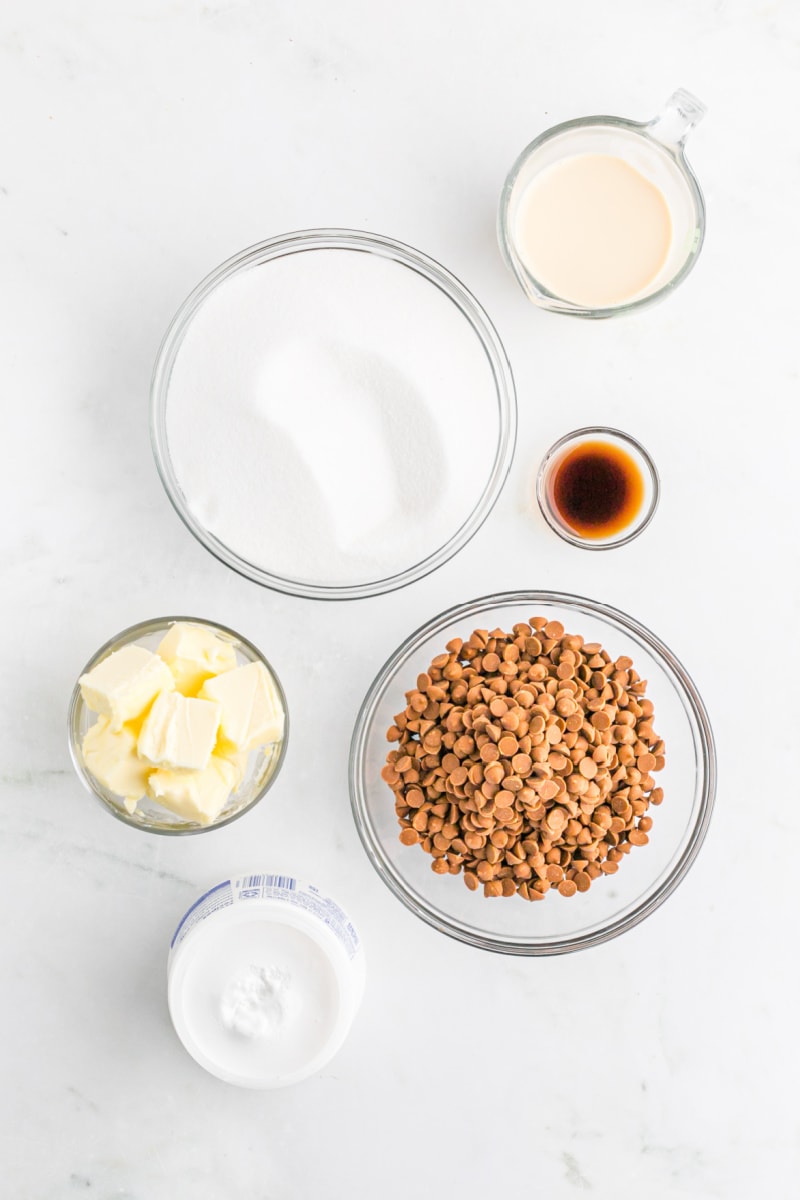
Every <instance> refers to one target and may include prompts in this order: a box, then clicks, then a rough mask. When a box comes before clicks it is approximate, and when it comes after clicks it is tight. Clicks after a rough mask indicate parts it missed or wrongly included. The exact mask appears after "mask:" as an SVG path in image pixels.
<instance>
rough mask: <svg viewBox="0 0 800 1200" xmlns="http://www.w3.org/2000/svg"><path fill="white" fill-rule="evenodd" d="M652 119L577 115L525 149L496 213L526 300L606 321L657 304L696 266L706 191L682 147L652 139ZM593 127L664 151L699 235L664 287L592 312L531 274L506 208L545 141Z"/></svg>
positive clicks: (506, 259) (505, 251)
mask: <svg viewBox="0 0 800 1200" xmlns="http://www.w3.org/2000/svg"><path fill="white" fill-rule="evenodd" d="M649 124H650V122H648V121H631V120H629V119H628V118H626V117H612V116H600V115H598V116H590V117H575V118H573V119H572V120H570V121H562V122H560V124H558V125H552V126H550V128H549V129H545V130H544V131H543V132H542V133H540V134H539V136H538V137H535V138H534V139H533V141H532V142H529V143H528V145H527V146H526V147H525V148H524V150H522V151H521V152H520V153H519V154H518V155H517V157H516V159H515V160H514V163H513V165H512V167H511V170H510V171H509V172H508V175H507V176H506V179H505V182H504V184H503V188H502V191H501V193H500V204H499V207H498V211H497V240H498V242H499V244H500V252H501V254H502V256H503V261H504V262H505V264H506V266H507V267H508V269H509V270H510V271H511V273H512V275H513V276H514V277H515V279H516V280H517V282H518V283H519V284H520V286H521V287H522V289H523V291H524V292H525V294H526V295H527V296H528V298H529V299H530V300H531V301H532V302H533V303H534V304H536V305H537V306H538V307H540V308H543V309H545V310H546V311H547V312H555V313H562V314H563V315H565V316H572V317H582V318H584V319H587V320H603V319H605V318H608V317H618V316H623V315H625V314H626V313H630V312H634V311H636V310H637V309H639V308H644V307H645V306H646V305H648V304H654V303H656V302H657V301H659V300H662V299H664V298H665V297H666V296H668V295H669V294H670V293H671V292H673V291H674V290H675V288H676V287H678V285H679V284H680V283H682V282H683V280H684V279H685V278H686V276H687V275H688V274H689V272H690V271H691V270H692V269H693V268H694V266H695V263H696V262H697V259H698V257H699V255H700V251H701V249H702V247H703V242H704V241H705V234H706V205H705V199H704V197H703V192H702V189H701V187H700V184H699V182H698V179H697V176H696V175H695V173H694V171H693V170H692V168H691V165H690V164H689V161H688V159H687V158H686V155H685V153H684V150H683V146H682V145H676V146H669V145H666V144H665V143H664V142H661V141H659V140H658V139H657V138H654V137H651V135H650V134H649V133H648V131H647V130H648V125H649ZM595 126H605V127H608V128H612V129H624V130H626V131H627V132H629V133H634V134H636V135H638V136H639V137H643V138H644V139H645V140H646V141H647V142H649V143H650V144H651V145H652V146H653V147H655V148H656V149H657V150H659V151H661V152H662V153H663V154H665V155H666V156H667V158H669V159H670V160H671V161H672V162H673V163H675V165H676V166H677V167H678V168H679V169H680V171H681V173H682V174H683V176H684V180H685V182H686V185H687V188H688V190H689V192H690V193H691V196H692V199H693V201H694V206H695V211H696V214H697V222H696V229H695V237H694V239H693V241H692V244H691V246H690V248H689V250H688V252H687V255H686V258H685V259H684V261H683V263H682V265H681V266H680V268H679V269H678V270H677V271H676V273H675V274H674V275H673V276H672V278H671V279H668V280H667V281H666V283H664V284H662V285H661V287H660V288H657V289H656V290H655V291H654V292H650V293H649V294H648V295H646V296H640V297H638V299H633V300H629V301H627V302H626V303H624V304H614V305H610V306H605V307H599V308H593V307H591V306H589V305H585V304H574V303H573V302H572V301H570V300H565V299H564V298H563V296H557V295H556V294H555V293H554V292H551V291H550V290H549V289H548V288H547V287H545V285H544V284H543V283H540V282H539V280H538V279H537V278H536V276H535V275H534V274H533V273H532V272H531V271H529V270H528V268H527V267H526V266H525V265H524V263H522V262H521V261H520V260H519V259H518V257H517V255H516V254H515V253H514V250H513V241H512V237H511V230H510V229H509V225H508V209H509V203H510V200H511V195H512V192H513V190H514V187H515V185H516V182H517V179H518V178H519V175H520V174H521V172H522V169H523V167H524V166H525V164H526V162H527V161H528V159H529V158H530V156H531V155H532V154H533V153H534V151H536V150H538V149H539V147H540V146H542V145H544V143H545V142H548V141H551V140H552V139H554V138H557V137H560V136H562V135H563V134H566V133H571V132H572V131H573V130H576V129H581V128H593V127H595ZM526 281H530V286H531V289H532V290H533V291H535V293H536V296H537V299H534V298H533V296H532V295H531V290H529V287H528V286H527V284H526Z"/></svg>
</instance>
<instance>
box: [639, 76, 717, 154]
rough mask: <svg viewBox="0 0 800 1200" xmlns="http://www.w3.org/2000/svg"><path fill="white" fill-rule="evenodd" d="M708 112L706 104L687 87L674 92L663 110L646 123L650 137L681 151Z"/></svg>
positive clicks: (671, 148)
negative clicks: (688, 90) (687, 89)
mask: <svg viewBox="0 0 800 1200" xmlns="http://www.w3.org/2000/svg"><path fill="white" fill-rule="evenodd" d="M705 113H706V106H705V104H703V102H702V101H701V100H698V99H697V97H696V96H693V95H692V93H691V92H687V91H686V88H678V90H677V92H673V94H672V95H671V96H670V98H669V100H668V101H667V102H666V104H665V105H664V107H663V108H662V110H661V112H660V113H658V115H657V116H655V117H653V120H652V121H649V122H648V123H647V125H645V129H646V131H647V133H648V134H649V135H650V137H652V138H655V139H656V141H658V142H661V143H662V144H663V145H664V146H667V147H668V148H669V149H670V150H674V151H675V152H676V153H680V151H681V150H682V149H683V144H684V142H685V141H686V139H687V137H688V136H689V134H690V133H691V131H692V130H693V129H694V127H695V125H697V124H698V123H699V122H700V121H702V119H703V117H704V116H705Z"/></svg>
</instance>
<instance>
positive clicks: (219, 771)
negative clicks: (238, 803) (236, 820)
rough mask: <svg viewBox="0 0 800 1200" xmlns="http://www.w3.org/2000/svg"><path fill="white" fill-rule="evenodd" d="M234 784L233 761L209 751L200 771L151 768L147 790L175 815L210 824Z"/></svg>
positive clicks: (202, 823)
mask: <svg viewBox="0 0 800 1200" xmlns="http://www.w3.org/2000/svg"><path fill="white" fill-rule="evenodd" d="M235 784H236V768H235V766H234V765H233V763H231V762H228V760H227V759H225V758H221V757H220V756H219V755H217V754H212V755H211V758H210V759H209V761H208V766H207V767H206V768H205V769H204V770H202V771H169V770H161V769H159V770H158V771H153V773H152V775H151V776H150V781H149V792H150V795H151V796H152V797H153V799H154V800H157V801H158V803H159V804H163V806H164V808H168V809H169V810H170V812H174V813H175V814H176V815H177V816H179V817H186V819H187V820H189V821H198V822H199V823H200V824H201V825H210V824H211V822H212V821H215V820H216V819H217V817H218V816H219V814H220V813H221V812H222V810H223V808H224V807H225V802H226V800H227V799H228V797H229V796H230V794H231V792H232V791H233V789H234V786H235Z"/></svg>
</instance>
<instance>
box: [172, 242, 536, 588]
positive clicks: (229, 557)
mask: <svg viewBox="0 0 800 1200" xmlns="http://www.w3.org/2000/svg"><path fill="white" fill-rule="evenodd" d="M326 250H339V251H341V250H345V251H349V252H351V253H352V254H353V255H354V256H355V258H356V259H358V258H363V256H364V255H370V256H377V257H379V258H380V259H382V260H384V262H387V263H389V264H391V267H392V271H394V269H395V268H396V278H397V280H398V283H402V281H403V279H404V277H405V276H406V275H407V273H408V272H409V271H411V272H413V273H415V274H416V275H417V276H419V277H420V279H422V280H424V281H425V282H426V283H427V284H429V285H430V287H431V288H432V289H435V290H436V295H437V296H438V297H439V298H441V300H442V303H441V305H440V306H439V310H440V313H441V328H442V331H446V330H451V329H453V327H454V325H455V326H456V327H457V328H458V329H459V331H460V332H461V331H462V329H463V331H464V332H465V333H466V337H467V339H468V340H469V339H471V338H472V337H473V335H474V338H475V339H476V346H477V354H476V361H477V362H480V363H481V364H485V367H486V369H485V371H484V372H482V376H484V375H485V385H484V384H481V388H482V391H481V395H480V408H481V412H480V419H479V422H478V423H479V428H480V438H481V444H482V446H483V447H486V455H485V460H486V464H487V465H486V470H485V472H483V471H481V473H479V474H475V475H474V476H470V477H469V482H470V491H469V499H468V500H467V499H465V500H464V502H463V505H461V504H460V503H459V505H455V504H454V505H453V506H452V509H453V511H452V512H450V511H448V518H447V524H448V532H447V534H446V536H445V537H444V540H443V542H442V543H441V544H440V545H438V546H434V548H433V549H432V550H430V551H427V550H426V552H425V553H424V555H423V556H422V557H421V558H419V559H418V560H415V559H414V556H413V554H412V555H411V556H410V561H408V562H404V563H403V564H402V568H398V569H395V568H394V566H393V567H392V569H391V571H390V572H388V573H385V572H384V573H380V572H379V576H377V577H370V578H365V577H363V575H359V574H358V573H357V572H356V573H354V574H353V576H352V578H351V577H346V578H344V580H342V579H339V580H332V579H330V578H324V577H322V578H319V577H312V578H300V577H299V576H298V575H297V573H295V577H288V576H287V575H286V574H285V573H284V574H282V573H281V572H280V571H278V570H275V569H273V568H272V566H271V565H270V562H268V561H253V560H252V559H248V558H246V557H244V556H243V554H242V553H239V552H237V550H235V549H234V548H232V547H231V546H230V545H227V544H226V543H225V541H224V540H223V539H222V538H221V537H218V536H217V535H215V534H214V533H213V532H212V531H211V530H210V529H209V528H208V527H207V525H206V524H205V523H204V520H203V518H202V516H201V515H198V513H197V512H195V511H193V509H192V507H191V505H190V504H189V502H188V501H187V499H186V496H185V495H184V492H183V490H182V487H181V483H180V480H179V478H178V474H177V472H176V468H175V462H174V455H173V454H171V452H170V444H169V436H168V433H169V422H168V419H167V410H168V406H169V403H170V380H171V378H172V376H173V372H174V370H175V366H176V362H177V361H178V357H179V355H180V352H181V347H182V345H183V343H184V340H185V338H186V336H187V332H188V331H189V330H190V327H191V326H192V322H193V321H194V320H195V318H196V316H197V314H198V313H199V311H200V310H201V308H202V307H203V305H205V304H206V302H207V301H209V299H210V298H211V297H212V296H213V294H214V293H215V292H216V291H217V289H219V288H221V287H223V286H224V285H225V284H226V283H227V282H228V281H234V282H241V276H242V274H243V273H244V272H253V271H255V270H266V271H267V272H268V271H269V264H271V263H277V262H280V263H281V265H282V266H285V264H286V263H287V262H299V259H300V257H302V256H304V255H309V254H315V253H316V252H318V251H326ZM354 265H355V263H354ZM390 274H391V272H390ZM377 299H378V300H385V299H386V293H385V292H381V293H380V295H379V296H378V297H377ZM347 302H348V301H347V298H346V297H345V298H342V297H341V296H340V297H338V304H339V305H341V304H346V303H347ZM412 331H413V327H412ZM437 332H438V330H427V329H426V336H427V335H428V334H429V335H430V336H431V337H434V336H435V334H436V333H437ZM258 336H259V347H266V349H267V350H269V349H270V347H271V346H272V342H271V341H270V336H271V334H270V329H269V328H265V329H264V330H263V334H262V333H261V332H259V335H258ZM317 336H318V337H319V338H321V339H323V341H324V339H325V338H326V336H327V332H326V329H325V328H324V327H322V328H319V329H318V330H317ZM408 336H412V334H411V333H409V334H408ZM442 336H443V338H444V340H443V341H442V343H441V344H440V346H439V347H437V349H438V350H439V351H440V358H439V360H438V365H437V374H439V377H440V384H439V386H440V387H441V388H446V387H447V386H448V362H452V361H453V360H452V356H451V357H450V358H448V355H449V354H451V350H450V349H449V348H448V345H447V342H446V333H444V332H443V333H442ZM262 338H263V341H262ZM459 344H460V343H459ZM223 349H224V352H225V353H226V354H228V353H230V354H235V355H239V354H242V355H246V356H249V355H250V354H252V352H253V349H254V347H253V345H252V344H251V342H250V341H247V343H246V344H245V345H242V346H237V345H231V344H230V340H229V339H226V340H225V343H224V347H223ZM476 386H477V385H476ZM398 402H399V401H398ZM393 419H395V420H398V421H401V422H402V421H405V422H406V423H407V424H408V423H411V424H413V421H414V415H413V412H412V411H411V410H409V411H408V412H407V413H406V414H405V415H404V414H403V413H395V414H394V418H393ZM516 424H517V408H516V395H515V390H514V380H513V376H512V374H511V368H510V366H509V363H508V358H507V356H506V353H505V350H504V349H503V345H502V343H501V341H500V338H499V337H498V335H497V332H496V330H495V328H494V326H493V325H492V323H491V321H490V320H489V317H488V316H487V314H486V312H485V311H484V309H483V308H482V307H481V305H480V304H479V303H478V301H477V300H476V299H475V297H474V296H473V295H472V294H471V293H470V292H469V291H468V290H467V288H466V287H465V286H464V285H463V284H462V283H461V282H460V281H459V280H458V279H456V277H455V276H454V275H452V274H451V273H450V272H449V271H447V270H445V268H444V267H442V266H440V265H439V263H437V262H435V261H434V260H433V259H431V258H428V257H427V256H426V255H424V254H421V253H420V252H419V251H417V250H414V249H413V248H412V247H410V246H405V245H403V244H402V243H400V242H396V241H393V240H392V239H390V238H386V237H379V236H378V235H377V234H371V233H360V232H356V231H353V230H347V229H310V230H305V231H302V232H299V233H292V234H287V235H285V236H282V237H276V238H272V239H270V240H269V241H266V242H261V243H259V244H258V245H256V246H252V247H250V248H249V249H247V250H244V251H242V252H241V253H240V254H237V255H236V256H235V257H233V258H231V259H229V260H228V261H227V262H224V263H223V264H222V265H221V266H220V267H218V268H217V269H216V270H215V271H212V273H211V274H210V275H208V276H207V277H206V278H205V279H204V280H203V281H202V282H201V283H200V284H199V285H198V286H197V287H196V288H195V290H194V291H193V292H192V293H191V295H190V296H189V297H188V298H187V299H186V300H185V301H184V303H183V304H182V305H181V307H180V309H179V310H178V312H177V314H176V316H175V318H174V319H173V321H172V324H171V325H170V327H169V329H168V330H167V333H166V335H165V337H164V340H163V342H162V345H161V348H160V350H159V353H158V357H157V359H156V364H155V368H154V372H153V380H152V386H151V405H150V435H151V442H152V447H153V453H154V456H155V460H156V466H157V468H158V473H159V475H160V477H161V481H162V483H163V485H164V488H165V490H166V492H167V495H168V497H169V499H170V500H171V502H172V505H173V507H174V508H175V511H176V512H177V514H178V516H179V517H180V518H181V520H182V521H183V522H184V524H185V525H186V527H187V528H188V529H189V530H190V532H191V533H193V534H194V536H195V537H196V538H197V539H198V541H200V542H201V543H202V545H203V546H205V548H206V549H207V550H209V551H210V552H211V553H212V554H213V555H215V557H216V558H218V559H219V560H220V561H221V562H223V563H225V564H226V565H227V566H229V567H231V568H233V570H235V571H238V572H239V573H240V574H241V575H244V576H246V577H247V578H248V579H252V580H254V581H255V582H256V583H260V584H263V585H264V586H266V587H270V588H274V589H275V590H277V591H279V592H286V593H289V594H290V595H297V596H308V597H311V598H318V599H327V600H347V599H356V598H359V597H362V596H372V595H377V594H379V593H382V592H389V591H393V590H395V589H396V588H400V587H403V586H404V585H406V584H408V583H412V582H413V581H414V580H416V579H420V578H422V577H423V576H424V575H427V574H429V573H430V572H431V571H433V570H435V569H436V568H437V567H439V566H441V565H442V564H443V563H445V562H447V560H448V559H450V558H451V557H452V556H453V555H454V554H455V553H456V552H457V551H458V550H460V549H461V548H462V547H463V546H464V545H466V543H467V542H468V541H469V540H470V538H472V536H473V535H474V534H475V533H476V532H477V530H478V529H479V528H480V526H481V525H482V524H483V522H484V521H485V519H486V517H487V516H488V515H489V513H490V511H491V509H492V507H493V505H494V503H495V501H496V500H497V498H498V496H499V494H500V491H501V489H502V487H503V483H504V482H505V479H506V476H507V475H508V471H509V468H510V466H511V460H512V457H513V453H514V443H515V438H516ZM217 432H218V434H219V436H221V437H224V420H222V421H221V423H220V428H219V430H218V431H217ZM420 469H421V468H420V466H419V463H416V464H413V470H414V471H419V470H420ZM439 471H440V466H439V465H437V466H436V468H435V472H434V473H436V472H439ZM364 503H365V505H368V504H369V503H370V499H369V496H368V495H367V494H366V493H365V496H364ZM252 504H253V505H255V506H259V505H261V508H262V511H263V514H264V521H265V522H266V523H267V525H268V524H269V522H270V521H272V522H284V523H285V522H286V521H288V520H290V519H291V515H292V514H291V513H289V512H287V511H286V509H285V507H283V508H281V509H280V511H275V512H270V511H269V509H268V506H266V505H265V503H264V500H263V498H261V499H260V498H259V496H258V495H254V496H253V497H252ZM456 508H458V510H459V511H458V515H457V516H456V515H455V512H456ZM451 517H452V520H451ZM301 535H302V530H300V531H298V537H301ZM412 540H413V539H412Z"/></svg>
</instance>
